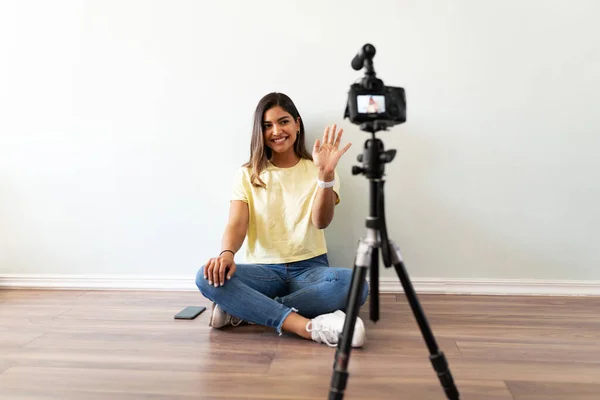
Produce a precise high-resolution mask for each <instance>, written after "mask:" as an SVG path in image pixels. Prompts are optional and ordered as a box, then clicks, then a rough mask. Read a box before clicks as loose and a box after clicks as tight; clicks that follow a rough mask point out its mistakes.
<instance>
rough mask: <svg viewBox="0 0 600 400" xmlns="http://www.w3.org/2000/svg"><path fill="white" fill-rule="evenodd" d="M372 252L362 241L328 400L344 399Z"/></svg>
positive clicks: (336, 354)
mask: <svg viewBox="0 0 600 400" xmlns="http://www.w3.org/2000/svg"><path fill="white" fill-rule="evenodd" d="M372 252H373V248H372V247H371V246H370V245H369V244H367V243H365V242H363V241H361V242H360V243H359V245H358V251H357V257H356V262H355V265H354V271H353V273H352V285H351V287H350V292H349V295H348V304H347V306H346V319H345V321H344V328H343V330H342V334H341V335H340V338H339V341H338V346H337V350H336V352H335V361H334V364H333V376H332V377H331V388H330V391H329V400H342V399H343V398H344V391H345V390H346V382H347V380H348V363H349V361H350V352H351V347H352V337H353V336H354V325H355V324H356V318H357V317H358V311H359V308H360V298H361V293H362V291H363V283H364V281H365V276H366V274H367V268H369V267H370V265H369V264H370V262H371V260H372V257H371V254H372ZM371 267H372V266H371ZM375 268H377V266H375Z"/></svg>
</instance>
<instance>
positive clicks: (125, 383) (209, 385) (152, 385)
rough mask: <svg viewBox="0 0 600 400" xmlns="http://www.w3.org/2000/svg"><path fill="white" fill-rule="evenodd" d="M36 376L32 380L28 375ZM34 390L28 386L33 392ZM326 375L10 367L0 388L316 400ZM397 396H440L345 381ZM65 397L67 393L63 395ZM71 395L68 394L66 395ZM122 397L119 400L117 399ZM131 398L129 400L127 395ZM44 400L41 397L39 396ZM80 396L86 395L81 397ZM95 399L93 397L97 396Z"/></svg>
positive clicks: (360, 389)
mask: <svg viewBox="0 0 600 400" xmlns="http://www.w3.org/2000/svg"><path fill="white" fill-rule="evenodd" d="M32 376H35V377H36V381H35V382H33V381H32V380H31V377H32ZM460 383H461V384H462V385H461V387H462V388H463V390H462V394H463V396H462V397H461V398H462V399H464V400H470V399H471V400H475V399H480V398H482V396H483V395H485V398H486V399H487V400H510V399H511V395H510V393H509V391H508V389H507V388H506V386H505V385H504V383H503V382H490V381H463V382H460ZM32 386H33V388H32ZM329 387H330V377H329V376H323V375H297V376H296V377H295V378H294V379H292V380H289V379H281V378H280V377H273V376H261V375H257V374H251V373H229V374H226V373H214V372H207V373H202V374H198V373H195V372H179V371H178V372H172V371H129V370H106V369H95V370H80V369H71V368H34V367H13V368H11V369H9V370H8V371H7V372H5V373H4V374H2V375H0V390H2V392H3V393H6V392H9V393H10V391H12V392H13V393H14V392H16V393H19V392H21V391H30V392H31V391H34V392H36V391H37V392H38V393H39V392H40V391H41V390H42V388H43V390H44V391H45V392H46V393H51V394H55V395H56V397H46V398H44V399H48V398H58V396H63V397H61V398H62V399H70V398H75V397H74V396H75V395H78V394H80V392H88V393H89V392H91V393H95V394H104V395H105V396H107V397H108V396H110V398H112V399H119V398H124V399H128V398H138V397H135V395H145V394H149V395H154V396H157V395H158V396H165V397H166V396H168V398H181V397H182V396H188V397H190V398H196V399H225V398H227V399H281V400H286V399H294V400H315V399H323V398H326V397H327V394H328V392H329ZM399 392H401V393H402V398H403V399H406V400H420V399H423V398H427V399H434V398H439V399H440V400H441V399H443V398H444V395H443V391H442V389H441V387H440V386H439V384H438V383H437V381H435V380H432V379H421V378H413V379H406V378H403V377H388V378H382V377H375V378H369V379H365V378H362V377H356V378H354V377H353V378H350V380H349V382H348V386H347V388H346V396H345V399H348V400H357V399H365V400H366V399H369V400H371V399H374V398H376V399H385V398H397V394H398V393H399ZM65 394H66V395H65ZM69 394H70V395H69ZM120 396H123V397H120ZM132 396H133V397H132ZM42 398H43V397H42ZM80 398H85V397H80ZM96 398H97V397H96Z"/></svg>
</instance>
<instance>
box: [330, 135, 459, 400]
mask: <svg viewBox="0 0 600 400" xmlns="http://www.w3.org/2000/svg"><path fill="white" fill-rule="evenodd" d="M361 129H363V130H368V131H370V132H371V133H372V138H371V139H368V140H367V141H366V142H365V146H364V149H363V154H359V155H358V157H357V159H358V161H359V162H362V163H363V167H358V166H354V167H352V174H353V175H358V174H364V175H365V176H366V177H367V178H368V179H369V189H370V193H369V216H368V217H367V219H366V228H367V234H366V237H364V238H362V239H361V240H360V241H359V244H358V249H357V251H356V258H355V262H354V270H353V272H352V285H351V288H350V292H349V293H348V299H347V305H346V320H345V322H344V328H343V331H342V334H341V335H340V340H339V341H338V346H337V350H336V353H335V362H334V365H333V376H332V378H331V388H330V391H329V400H342V399H343V397H344V391H345V390H346V383H347V380H348V362H349V360H350V351H351V344H352V336H353V335H354V325H355V323H356V318H357V316H358V310H359V307H360V303H359V294H360V293H362V289H363V288H362V285H363V282H364V279H365V275H366V273H367V269H369V271H370V309H369V311H370V316H371V320H372V321H373V322H377V321H378V320H379V269H378V268H379V253H378V249H377V248H381V252H382V256H383V261H384V265H385V267H386V268H389V267H390V266H392V265H393V266H394V268H395V270H396V273H397V275H398V277H399V279H400V281H401V282H402V287H403V288H404V292H405V294H406V297H407V299H408V302H409V303H410V307H411V308H412V312H413V314H414V316H415V319H416V320H417V323H418V325H419V328H420V330H421V334H422V335H423V338H424V339H425V343H426V344H427V348H428V349H429V354H430V355H429V359H430V360H431V363H432V365H433V368H434V370H435V371H436V373H437V376H438V378H439V380H440V383H441V386H442V387H443V389H444V392H445V393H446V396H447V398H448V399H449V400H458V399H459V393H458V390H457V388H456V386H455V385H454V380H453V379H452V374H451V372H450V370H449V367H448V363H447V361H446V358H445V356H444V353H443V352H441V351H440V350H439V349H438V346H437V343H436V340H435V338H434V336H433V333H432V332H431V329H430V327H429V324H428V322H427V319H426V317H425V314H424V312H423V310H422V308H421V305H420V303H419V300H418V299H417V295H416V293H415V290H414V288H413V286H412V283H411V281H410V278H409V277H408V274H407V272H406V270H405V268H404V263H403V260H402V255H401V254H400V248H399V247H398V246H397V245H396V244H395V243H394V242H393V241H390V240H388V236H387V228H386V222H385V212H384V204H385V201H384V195H383V184H384V180H383V179H382V177H383V175H384V168H385V164H386V163H389V162H391V161H392V160H393V159H394V157H395V155H396V150H394V149H392V150H387V151H384V146H383V142H382V141H381V140H380V139H377V138H376V137H375V132H376V131H377V130H379V129H377V126H373V125H368V124H365V125H364V126H361Z"/></svg>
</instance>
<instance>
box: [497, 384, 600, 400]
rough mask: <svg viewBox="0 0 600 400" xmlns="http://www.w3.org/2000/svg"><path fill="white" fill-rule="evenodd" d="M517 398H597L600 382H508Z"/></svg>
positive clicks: (599, 394)
mask: <svg viewBox="0 0 600 400" xmlns="http://www.w3.org/2000/svg"><path fill="white" fill-rule="evenodd" d="M506 384H507V386H508V388H509V390H510V391H511V393H512V395H513V397H514V399H515V400H597V399H598V398H600V384H583V383H555V382H513V381H509V382H507V383H506Z"/></svg>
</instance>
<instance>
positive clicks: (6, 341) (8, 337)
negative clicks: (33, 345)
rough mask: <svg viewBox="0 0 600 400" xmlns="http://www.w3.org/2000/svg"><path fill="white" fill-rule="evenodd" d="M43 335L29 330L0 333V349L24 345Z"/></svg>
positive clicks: (40, 332) (41, 332)
mask: <svg viewBox="0 0 600 400" xmlns="http://www.w3.org/2000/svg"><path fill="white" fill-rule="evenodd" d="M43 334H44V332H43V331H29V330H14V331H7V332H6V331H0V349H2V348H6V347H20V346H23V345H26V344H27V343H30V342H31V341H32V340H34V339H36V338H39V337H40V336H42V335H43Z"/></svg>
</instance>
